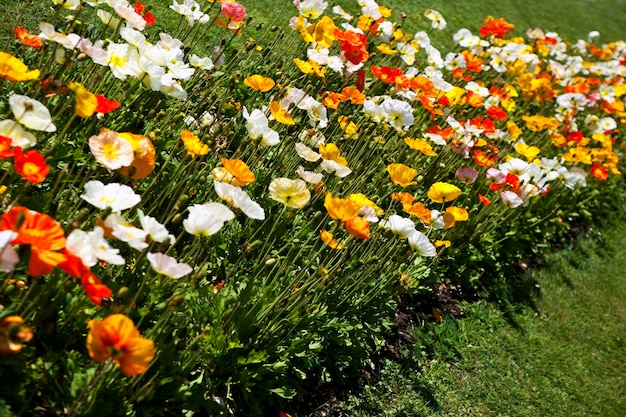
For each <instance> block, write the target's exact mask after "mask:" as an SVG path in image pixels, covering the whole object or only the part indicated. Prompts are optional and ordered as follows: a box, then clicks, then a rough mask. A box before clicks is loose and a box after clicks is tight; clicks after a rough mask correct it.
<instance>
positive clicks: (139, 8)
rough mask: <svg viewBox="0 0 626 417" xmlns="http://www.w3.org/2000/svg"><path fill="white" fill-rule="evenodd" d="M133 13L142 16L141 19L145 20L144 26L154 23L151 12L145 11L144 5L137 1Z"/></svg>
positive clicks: (154, 18)
mask: <svg viewBox="0 0 626 417" xmlns="http://www.w3.org/2000/svg"><path fill="white" fill-rule="evenodd" d="M135 13H137V14H138V15H140V16H141V17H143V20H145V21H146V26H150V25H154V24H155V23H156V17H154V15H153V14H152V13H150V12H147V11H146V8H145V7H144V5H143V4H141V2H139V1H138V2H136V3H135Z"/></svg>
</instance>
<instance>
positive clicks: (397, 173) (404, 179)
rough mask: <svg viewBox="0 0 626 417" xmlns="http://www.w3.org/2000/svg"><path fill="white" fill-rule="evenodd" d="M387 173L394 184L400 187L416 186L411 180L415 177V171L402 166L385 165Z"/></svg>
mask: <svg viewBox="0 0 626 417" xmlns="http://www.w3.org/2000/svg"><path fill="white" fill-rule="evenodd" d="M387 172H389V176H390V177H391V181H393V183H394V184H396V185H400V186H402V187H408V186H409V185H413V184H417V182H415V181H413V179H414V178H415V177H416V176H417V171H416V170H414V169H413V168H411V167H409V166H407V165H404V164H390V165H387Z"/></svg>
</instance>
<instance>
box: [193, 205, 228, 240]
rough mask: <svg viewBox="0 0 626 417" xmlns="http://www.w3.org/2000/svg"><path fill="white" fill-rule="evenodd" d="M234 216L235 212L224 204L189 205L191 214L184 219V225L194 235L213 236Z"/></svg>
mask: <svg viewBox="0 0 626 417" xmlns="http://www.w3.org/2000/svg"><path fill="white" fill-rule="evenodd" d="M234 218H235V213H233V212H232V211H231V210H230V209H229V208H228V207H226V206H225V205H224V204H221V203H206V204H194V205H193V206H191V207H189V216H188V217H187V219H185V220H184V221H183V226H184V227H185V230H186V231H187V232H188V233H191V234H192V235H195V236H211V235H214V234H216V233H217V232H219V231H220V229H221V228H222V227H223V226H224V223H226V222H227V221H230V220H232V219H234Z"/></svg>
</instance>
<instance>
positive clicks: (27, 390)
mask: <svg viewBox="0 0 626 417" xmlns="http://www.w3.org/2000/svg"><path fill="white" fill-rule="evenodd" d="M55 2H56V3H58V4H57V6H56V7H57V10H56V12H55V19H56V20H55V21H54V22H53V24H50V23H41V24H40V25H39V34H31V33H29V32H28V31H27V30H26V29H24V28H21V27H19V26H18V27H16V29H15V36H16V40H15V41H14V42H12V43H11V44H10V45H7V46H6V47H5V50H4V52H0V79H1V81H0V88H1V91H0V94H1V97H2V99H1V100H0V118H1V119H2V120H1V121H0V158H2V184H1V185H2V189H1V190H0V191H1V193H2V207H1V208H0V211H1V212H2V217H1V219H0V250H1V252H0V253H1V254H2V258H1V261H2V262H1V264H0V269H1V270H2V271H4V274H3V275H4V277H3V278H2V280H1V281H0V355H2V356H0V363H2V365H3V368H4V369H6V371H3V372H4V374H3V380H4V378H5V375H7V377H8V376H11V378H12V381H14V382H13V383H12V384H4V385H3V387H2V388H0V392H1V393H2V395H3V397H4V398H6V400H5V403H1V402H0V406H3V407H5V409H7V410H11V411H12V412H13V413H22V414H25V415H31V414H36V413H39V412H46V411H48V412H52V413H64V414H68V415H71V416H73V415H79V414H80V415H119V414H120V413H122V412H123V413H127V414H132V415H134V414H136V413H138V410H141V412H142V413H148V414H150V413H154V414H162V413H166V414H167V413H174V414H181V413H183V412H188V413H193V412H200V411H204V412H206V413H209V414H213V413H219V412H223V413H229V412H230V413H244V412H245V413H252V414H259V415H260V414H265V413H269V412H270V411H269V410H273V408H272V407H277V406H280V405H281V404H283V403H284V399H290V398H293V397H295V396H297V395H302V394H303V392H302V386H303V384H304V382H305V381H306V383H307V384H310V381H329V380H341V378H342V377H343V376H344V375H347V374H348V373H350V372H354V371H355V370H358V369H359V368H360V367H361V366H363V364H364V363H365V361H366V360H367V358H368V356H369V355H370V354H371V353H372V352H374V351H376V350H377V349H379V348H380V347H381V346H382V344H383V343H384V336H385V333H386V331H387V330H388V329H389V327H390V326H391V316H392V313H393V309H394V305H395V303H396V300H397V298H398V297H399V296H400V295H401V294H403V293H407V292H408V293H411V294H420V293H425V292H431V291H434V290H436V288H437V287H438V286H439V285H440V284H442V283H445V284H447V285H457V286H460V287H463V288H467V289H470V290H476V289H477V288H478V285H479V284H478V282H479V281H481V282H482V284H481V285H483V286H485V285H487V286H489V285H490V283H493V280H494V278H491V277H489V278H488V279H485V277H484V275H485V274H488V273H490V272H493V271H498V267H499V266H500V265H499V263H501V262H514V261H515V260H517V261H519V260H520V259H522V258H521V257H522V256H523V254H524V253H527V251H528V250H534V251H535V252H537V253H539V252H541V250H542V247H545V246H546V245H547V244H548V242H550V239H553V238H554V236H558V235H559V234H561V233H563V232H566V231H567V230H568V228H569V227H571V224H573V223H575V222H576V221H579V219H581V220H582V221H586V220H591V219H592V218H593V217H594V215H595V216H599V215H601V213H602V211H601V210H602V209H604V210H606V209H607V208H610V207H611V206H610V203H611V200H619V199H620V198H621V195H622V192H621V184H622V183H621V176H620V168H619V165H620V156H621V152H622V150H623V142H622V140H621V132H622V129H623V127H622V123H623V121H624V120H626V119H625V118H626V112H624V102H623V99H622V96H623V95H624V93H626V85H625V84H624V79H623V76H624V71H625V67H624V65H623V64H624V61H623V60H624V56H626V44H625V43H623V42H616V43H611V44H608V45H602V46H598V45H595V44H594V43H593V42H592V39H591V40H589V41H583V40H581V41H578V42H577V43H576V44H573V45H568V44H566V43H565V42H563V41H561V39H560V38H559V36H558V35H557V34H556V33H543V32H542V31H541V30H539V29H533V30H530V31H528V32H527V37H526V38H521V37H511V36H510V32H511V31H512V29H513V26H512V25H511V24H509V23H508V22H506V21H505V20H504V19H502V18H498V19H496V18H493V17H488V18H487V19H485V21H484V22H483V23H484V24H483V26H482V27H481V29H480V31H479V34H477V35H476V34H472V33H471V32H470V31H468V30H467V29H460V30H459V31H457V32H456V34H455V35H454V40H455V43H456V44H457V47H456V48H455V50H454V51H450V52H446V53H444V52H441V51H439V50H438V49H437V48H436V47H435V46H434V45H432V44H431V42H430V38H429V35H428V32H427V31H422V32H418V33H416V34H409V33H405V32H404V31H403V29H402V28H401V24H400V23H401V20H397V19H396V20H394V15H393V13H392V11H391V10H390V9H389V8H387V7H385V6H382V5H378V4H377V3H375V2H374V1H373V0H368V1H363V2H361V4H360V7H356V6H355V11H358V13H359V15H358V16H357V15H355V16H350V15H349V14H348V13H347V12H346V11H344V10H343V9H341V8H340V7H338V6H335V7H332V8H330V7H328V4H327V3H326V2H324V1H321V0H305V1H301V2H299V1H296V2H295V5H296V9H294V13H295V14H296V16H295V17H293V18H292V19H291V21H290V26H291V32H288V33H282V32H281V31H278V32H274V28H269V29H268V30H267V31H266V32H264V33H263V34H262V36H261V37H259V38H258V40H255V39H252V38H247V40H246V38H245V36H242V34H245V33H246V21H247V18H246V12H245V9H244V7H243V5H241V4H238V3H234V2H222V3H213V2H209V4H208V5H207V7H206V8H204V9H202V8H201V7H200V5H198V4H197V3H196V2H195V1H193V0H186V1H185V2H184V3H182V4H179V3H177V2H176V1H174V2H173V4H172V6H171V7H170V8H171V9H172V10H171V11H170V12H171V13H173V14H178V15H180V18H181V23H180V25H179V27H178V32H177V33H176V34H175V35H174V36H170V35H168V34H166V33H160V31H159V30H158V28H157V27H158V23H157V22H158V20H159V19H160V16H156V17H155V16H154V15H153V14H152V13H151V12H150V11H149V10H147V8H145V7H144V6H143V5H142V4H141V3H139V2H137V3H136V4H135V5H131V4H129V3H127V2H126V1H125V0H119V1H104V2H94V3H90V2H84V3H81V2H80V1H78V0H76V1H56V0H55ZM424 16H425V17H426V19H427V20H426V21H427V22H428V23H429V24H430V27H429V28H426V27H425V28H424V29H425V30H437V29H442V28H445V27H446V22H445V19H444V18H443V17H442V16H441V15H440V14H439V13H437V12H435V11H433V10H428V11H426V13H425V14H424ZM207 33H209V34H210V37H209V38H207V37H206V36H205V35H206V34H207ZM206 39H212V40H210V41H209V42H213V44H211V46H210V47H207V46H206V45H205V43H204V42H205V40H206ZM290 48H291V49H292V50H293V52H292V51H291V50H290ZM199 51H203V52H204V55H203V54H199ZM292 53H294V54H295V56H293V57H292V56H291V54H292ZM7 380H8V379H7ZM113 405H115V406H113ZM107 407H108V408H107ZM111 407H113V408H111ZM120 410H123V411H120Z"/></svg>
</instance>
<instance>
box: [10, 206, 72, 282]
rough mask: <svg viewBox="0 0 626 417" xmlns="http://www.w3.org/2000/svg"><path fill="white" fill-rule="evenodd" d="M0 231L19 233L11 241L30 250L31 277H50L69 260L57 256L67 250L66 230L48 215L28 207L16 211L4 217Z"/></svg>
mask: <svg viewBox="0 0 626 417" xmlns="http://www.w3.org/2000/svg"><path fill="white" fill-rule="evenodd" d="M0 230H13V231H14V232H16V233H17V237H16V238H15V239H13V241H11V244H12V245H30V246H31V255H30V262H29V264H28V273H29V274H30V275H32V276H42V275H46V274H49V273H50V272H52V270H53V269H54V267H55V266H57V265H58V264H60V263H61V262H64V261H65V260H66V259H67V258H66V256H65V255H64V254H62V253H59V252H56V251H58V250H61V249H63V248H64V247H65V234H64V233H63V229H61V225H60V224H59V223H58V222H57V221H56V220H54V219H53V218H52V217H50V216H48V215H47V214H43V213H38V212H36V211H31V210H29V209H27V208H26V207H20V206H18V207H13V208H11V209H10V210H9V211H7V212H6V213H4V214H3V215H2V219H0Z"/></svg>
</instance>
